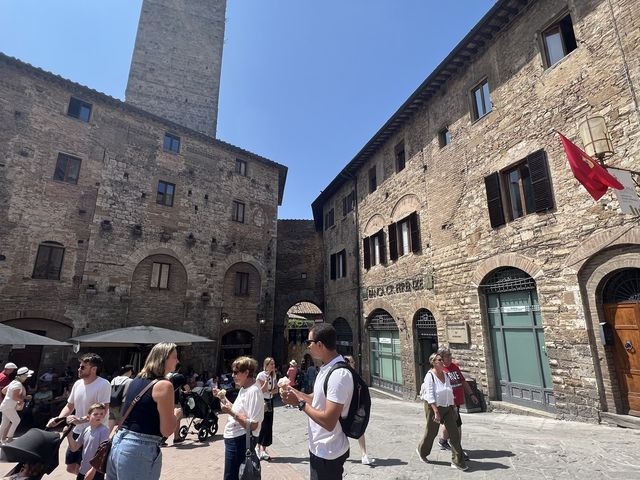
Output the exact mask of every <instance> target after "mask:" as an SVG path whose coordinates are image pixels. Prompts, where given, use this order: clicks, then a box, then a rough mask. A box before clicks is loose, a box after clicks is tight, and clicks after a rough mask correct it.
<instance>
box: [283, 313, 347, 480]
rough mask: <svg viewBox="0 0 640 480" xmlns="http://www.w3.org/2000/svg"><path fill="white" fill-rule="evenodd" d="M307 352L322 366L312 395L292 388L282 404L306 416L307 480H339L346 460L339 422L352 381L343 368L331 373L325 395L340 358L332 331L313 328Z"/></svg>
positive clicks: (329, 327)
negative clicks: (296, 407)
mask: <svg viewBox="0 0 640 480" xmlns="http://www.w3.org/2000/svg"><path fill="white" fill-rule="evenodd" d="M307 348H309V352H310V353H311V356H312V357H313V358H315V359H317V360H320V361H321V362H322V363H323V365H322V367H321V368H320V371H319V372H318V376H317V377H316V381H315V383H314V387H313V395H307V394H304V393H302V392H300V391H298V390H296V389H294V388H289V389H286V390H285V391H283V392H282V400H283V401H284V402H285V403H286V404H288V405H297V406H298V408H299V409H300V410H301V411H303V412H304V413H306V414H307V415H308V416H309V457H310V458H309V468H310V479H311V480H320V479H322V480H340V479H341V478H342V473H343V471H344V462H345V461H346V460H347V458H348V457H349V439H348V438H347V436H346V435H345V434H344V432H343V431H342V427H341V425H340V422H339V419H340V417H343V418H344V417H346V416H347V413H348V411H349V405H350V404H351V397H352V396H353V377H352V375H351V372H350V371H349V370H348V369H346V368H340V369H337V370H334V371H333V372H332V373H331V376H330V377H329V382H328V385H327V392H326V395H325V391H324V382H325V379H326V377H327V374H328V373H329V370H331V367H333V365H334V364H336V363H338V362H344V361H345V360H344V358H343V357H342V355H340V354H339V353H338V352H336V330H335V328H333V326H332V325H330V324H328V323H320V324H317V325H315V326H314V327H313V328H312V329H311V330H310V331H309V337H308V340H307Z"/></svg>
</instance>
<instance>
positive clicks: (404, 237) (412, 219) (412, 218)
mask: <svg viewBox="0 0 640 480" xmlns="http://www.w3.org/2000/svg"><path fill="white" fill-rule="evenodd" d="M421 248H422V246H421V242H420V227H419V222H418V214H417V213H416V212H413V213H412V214H411V215H409V216H408V217H405V218H403V219H402V220H400V221H399V222H397V223H392V224H391V225H389V258H390V259H391V260H397V259H398V257H401V256H403V255H406V254H408V253H411V252H414V253H415V252H419V251H420V250H421Z"/></svg>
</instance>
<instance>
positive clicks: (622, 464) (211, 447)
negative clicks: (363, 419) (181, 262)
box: [0, 397, 640, 480]
mask: <svg viewBox="0 0 640 480" xmlns="http://www.w3.org/2000/svg"><path fill="white" fill-rule="evenodd" d="M275 412H276V417H275V425H274V444H273V448H271V449H270V451H271V453H272V456H273V460H272V461H271V462H262V464H263V476H262V478H263V480H300V479H304V478H308V476H309V462H308V456H309V455H308V450H307V422H306V416H305V415H304V414H302V413H301V412H299V411H298V410H297V409H285V408H284V407H282V406H279V407H276V409H275ZM463 421H464V428H463V446H464V448H465V449H466V450H467V452H468V453H469V455H470V457H471V461H470V462H469V467H470V469H469V471H467V472H460V471H458V470H454V469H452V468H450V461H451V454H450V453H449V452H445V451H441V450H439V449H438V447H437V446H436V448H435V449H434V450H433V451H432V453H431V455H430V456H429V460H431V461H432V463H430V464H428V465H427V464H424V463H422V462H421V461H420V460H419V459H418V458H417V455H416V453H415V449H416V445H417V443H418V441H419V440H420V438H421V435H422V432H423V429H424V425H425V421H424V413H423V408H422V405H421V404H420V403H413V402H404V401H400V400H395V399H389V398H378V397H374V399H373V410H372V417H371V423H370V424H369V428H368V430H367V435H366V438H367V449H368V450H369V454H370V455H371V456H373V457H375V458H376V466H374V467H368V466H365V465H362V464H361V463H360V449H359V447H358V443H357V441H352V445H351V458H350V459H349V460H348V461H347V463H346V466H345V469H346V474H345V478H347V479H385V480H389V479H396V480H409V479H416V480H417V479H421V480H422V479H428V478H432V479H436V478H437V479H438V480H448V479H458V478H470V479H502V478H505V479H506V478H508V479H534V478H535V479H573V478H576V479H577V478H579V479H585V478H588V479H589V480H595V479H600V478H603V479H609V478H615V479H616V480H632V479H640V473H639V472H640V430H629V429H623V428H617V427H608V426H602V425H591V424H583V423H574V422H563V421H557V420H552V419H548V418H538V417H531V416H520V415H515V414H509V413H475V414H463ZM224 423H225V415H221V416H220V427H221V429H222V427H223V425H224ZM219 431H221V430H219ZM61 454H62V452H61ZM223 464H224V443H223V441H222V437H221V435H216V437H215V439H214V440H212V441H209V442H204V443H201V442H198V441H197V439H196V437H195V435H192V434H190V435H189V436H188V439H187V441H186V442H185V443H184V444H181V445H178V446H175V447H173V446H170V447H167V448H164V449H163V469H162V477H161V478H162V479H163V480H174V479H176V480H177V479H181V478H184V477H187V478H188V477H193V478H198V477H203V478H209V479H221V478H222V472H223ZM8 470H9V468H6V469H4V468H0V474H4V473H6V471H8ZM72 478H73V477H72V476H71V475H69V474H67V473H66V472H65V471H64V467H63V466H60V467H58V469H57V470H56V471H55V472H53V474H52V475H51V476H48V477H45V479H53V480H71V479H72Z"/></svg>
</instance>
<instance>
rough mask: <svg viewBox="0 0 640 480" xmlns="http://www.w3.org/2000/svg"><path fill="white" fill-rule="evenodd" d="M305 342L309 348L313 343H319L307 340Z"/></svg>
mask: <svg viewBox="0 0 640 480" xmlns="http://www.w3.org/2000/svg"><path fill="white" fill-rule="evenodd" d="M304 342H305V343H306V344H307V347H309V346H311V344H312V343H318V340H305V341H304Z"/></svg>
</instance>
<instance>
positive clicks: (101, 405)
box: [87, 403, 107, 415]
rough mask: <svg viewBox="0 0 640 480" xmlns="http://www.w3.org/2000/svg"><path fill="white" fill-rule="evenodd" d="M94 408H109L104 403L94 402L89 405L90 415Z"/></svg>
mask: <svg viewBox="0 0 640 480" xmlns="http://www.w3.org/2000/svg"><path fill="white" fill-rule="evenodd" d="M94 410H105V411H106V410H107V406H106V405H105V404H104V403H94V404H93V405H91V406H90V407H89V411H88V412H87V413H88V414H89V415H91V412H93V411H94Z"/></svg>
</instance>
